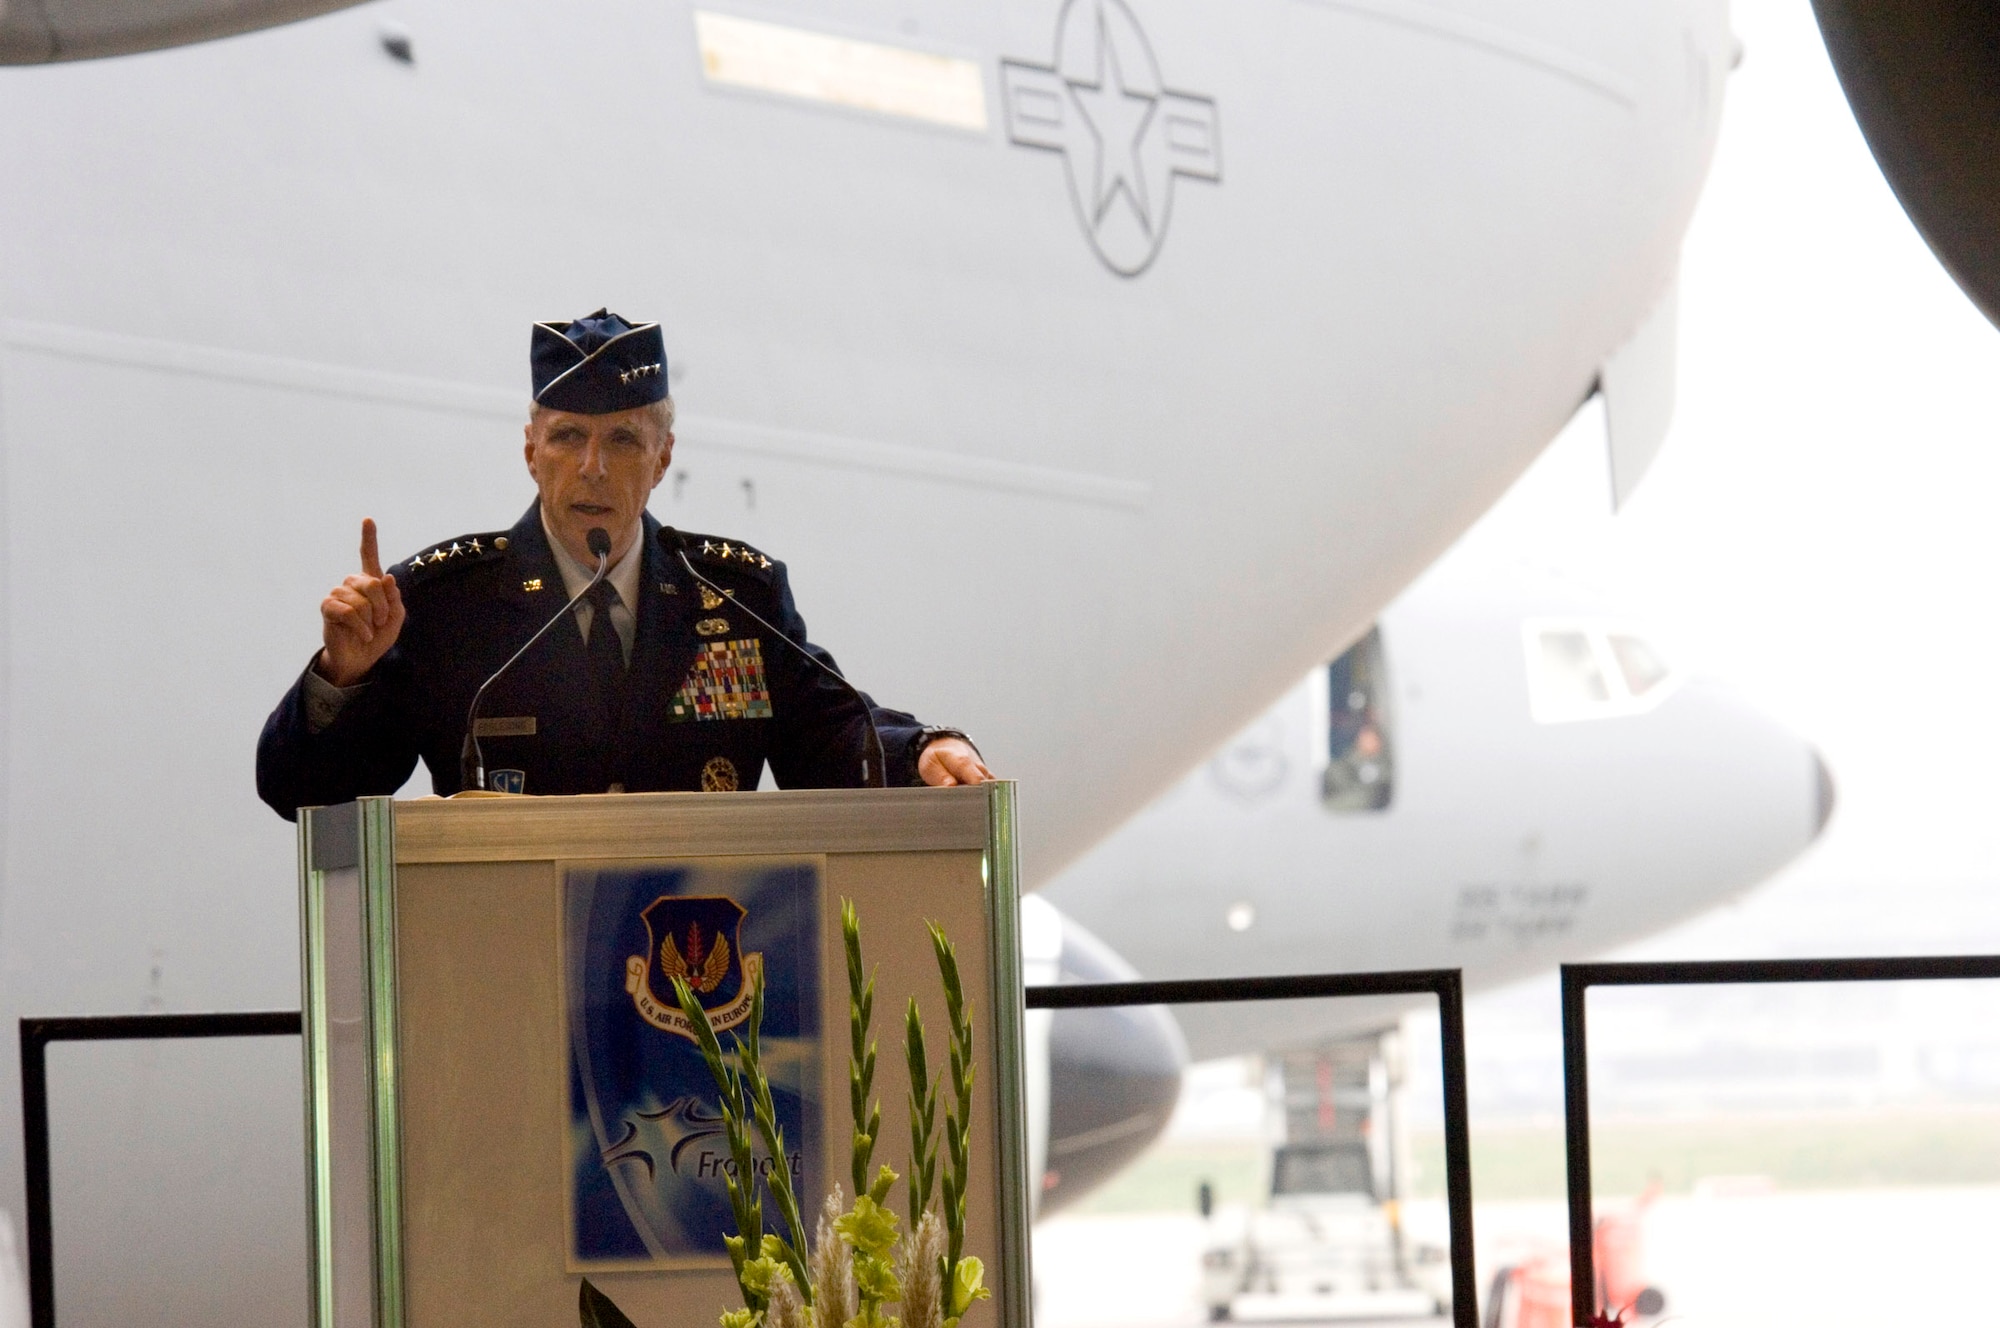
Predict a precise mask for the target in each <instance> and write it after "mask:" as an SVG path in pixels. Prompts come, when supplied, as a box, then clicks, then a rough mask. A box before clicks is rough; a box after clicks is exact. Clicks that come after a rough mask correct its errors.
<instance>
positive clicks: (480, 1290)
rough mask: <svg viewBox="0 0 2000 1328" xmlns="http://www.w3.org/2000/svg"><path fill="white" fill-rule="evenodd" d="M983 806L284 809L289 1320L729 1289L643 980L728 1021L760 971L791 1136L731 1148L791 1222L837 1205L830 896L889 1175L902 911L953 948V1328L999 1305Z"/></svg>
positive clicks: (541, 801)
mask: <svg viewBox="0 0 2000 1328" xmlns="http://www.w3.org/2000/svg"><path fill="white" fill-rule="evenodd" d="M1013 809H1014V790H1013V786H1012V785H1011V784H1009V783H1005V782H1002V783H994V784H987V785H983V786H980V787H975V788H953V789H928V788H913V789H887V790H880V789H859V790H825V791H819V790H804V791H788V792H767V793H662V794H616V795H603V796H592V797H559V798H532V797H479V798H471V799H462V798H461V799H438V798H428V799H421V800H415V801H393V800H391V799H388V798H364V799H361V800H359V801H357V802H353V803H348V804H344V805H342V806H337V807H326V808H313V809H307V810H305V811H303V812H302V813H301V814H300V817H299V861H300V889H301V895H302V900H301V902H302V907H301V911H300V912H301V919H302V924H301V931H302V935H301V944H302V949H303V958H304V964H303V970H304V1012H305V1019H304V1032H305V1037H304V1046H305V1071H306V1138H307V1153H308V1157H307V1165H308V1182H309V1205H308V1208H309V1221H310V1227H311V1231H310V1237H311V1244H310V1251H311V1258H312V1274H313V1276H312V1306H313V1322H314V1324H315V1326H316V1328H445V1326H446V1325H453V1326H456V1325H480V1326H481V1328H502V1326H503V1325H520V1326H521V1328H527V1326H528V1325H533V1326H534V1328H558V1326H560V1328H568V1325H571V1324H575V1323H576V1322H577V1298H578V1286H579V1280H580V1279H581V1278H583V1277H588V1278H589V1279H590V1281H591V1282H592V1283H593V1284H594V1285H596V1286H597V1287H598V1288H599V1289H600V1290H602V1291H604V1292H606V1293H607V1294H608V1295H610V1296H611V1298H612V1299H613V1300H614V1301H616V1302H617V1304H618V1306H619V1307H620V1308H621V1309H622V1310H623V1311H624V1312H625V1313H626V1314H628V1315H629V1316H631V1318H632V1319H633V1320H634V1322H635V1323H636V1324H638V1325H639V1328H712V1325H714V1324H715V1322H716V1319H717V1315H718V1314H719V1313H720V1312H721V1311H723V1310H725V1309H732V1308H736V1307H738V1306H739V1305H740V1304H741V1300H740V1297H739V1295H738V1291H737V1286H736V1281H735V1277H734V1275H733V1273H732V1271H731V1268H730V1264H729V1261H728V1259H727V1257H726V1255H725V1254H723V1252H722V1251H721V1249H720V1246H719V1244H718V1240H719V1236H718V1232H717V1222H718V1220H719V1219H718V1217H717V1214H718V1212H719V1213H721V1214H722V1215H724V1216H723V1218H722V1219H720V1220H721V1221H722V1227H721V1229H723V1230H728V1231H733V1230H734V1227H733V1225H731V1224H729V1223H728V1222H727V1221H726V1215H727V1213H728V1206H727V1200H726V1190H725V1187H724V1182H723V1176H724V1174H725V1173H727V1172H729V1171H731V1170H732V1167H731V1166H730V1164H729V1162H728V1160H727V1149H726V1148H725V1147H724V1146H723V1144H722V1141H721V1139H720V1135H721V1130H720V1126H719V1124H718V1118H717V1116H716V1112H715V1108H714V1103H715V1100H716V1092H715V1089H714V1086H713V1081H712V1080H710V1079H708V1078H707V1077H706V1071H705V1070H704V1071H703V1072H702V1074H701V1075H699V1076H695V1075H693V1074H692V1072H691V1071H690V1070H689V1069H688V1066H689V1065H691V1064H692V1065H699V1063H700V1062H699V1059H698V1048H696V1046H695V1043H694V1040H693V1038H692V1036H691V1035H689V1034H688V1033H687V1032H686V1031H685V1030H684V1029H682V1030H677V1029H676V1028H675V1027H674V1026H673V1025H674V1022H675V1020H676V1019H680V1020H681V1021H682V1022H683V1023H684V1022H685V1020H684V1017H682V1016H680V1015H679V1012H678V1009H677V1008H675V1007H674V1005H673V997H672V993H671V987H670V978H671V976H672V975H675V974H685V975H687V978H688V981H689V982H690V984H691V985H692V986H693V987H694V988H695V989H696V990H698V991H706V992H709V993H711V994H710V995H703V996H701V997H699V999H701V1000H702V1002H703V1004H704V1007H705V1008H708V1009H709V1010H710V1014H711V1018H712V1020H713V1022H714V1023H715V1024H716V1025H717V1027H718V1029H719V1030H721V1029H724V1028H728V1029H730V1030H732V1031H733V1032H735V1033H741V1032H742V1031H743V1029H744V1021H745V1020H746V1019H747V1017H748V1002H749V988H750V981H749V979H750V976H751V974H752V973H753V971H755V972H761V973H762V974H763V975H764V989H765V992H766V997H765V1008H764V1012H763V1013H764V1033H763V1043H764V1048H763V1049H764V1060H765V1062H766V1064H767V1066H769V1067H770V1075H771V1081H772V1083H773V1085H774V1089H775V1090H776V1093H777V1098H778V1101H779V1103H780V1113H779V1114H780V1117H781V1119H782V1120H784V1121H785V1122H787V1125H786V1140H785V1151H786V1153H787V1154H789V1157H788V1158H787V1159H785V1160H784V1161H783V1162H782V1163H781V1162H778V1161H774V1160H772V1159H770V1158H769V1157H768V1156H766V1157H764V1158H763V1159H762V1160H760V1161H759V1162H758V1163H757V1165H758V1166H759V1167H764V1166H775V1165H787V1166H789V1168H790V1170H791V1174H792V1176H793V1178H794V1184H795V1185H797V1186H798V1190H799V1195H800V1203H801V1206H802V1207H803V1208H804V1209H805V1210H806V1214H807V1216H806V1226H807V1229H808V1230H809V1231H810V1229H811V1227H812V1225H813V1220H814V1216H815V1215H816V1214H817V1211H818V1209H819V1200H820V1198H821V1196H822V1195H823V1194H824V1193H825V1191H826V1189H827V1188H829V1187H830V1186H831V1185H833V1184H834V1183H836V1182H839V1183H841V1184H842V1185H843V1186H844V1187H845V1188H846V1189H847V1190H848V1191H849V1195H848V1197H849V1199H850V1200H851V1199H852V1194H851V1191H852V1183H851V1181H850V1180H849V1179H848V1175H849V1146H850V1138H851V1133H852V1130H853V1125H852V1122H851V1118H850V1110H849V1085H848V1046H849V993H848V979H847V968H846V959H845V951H844V948H843V938H842V930H841V922H840V909H841V902H842V901H843V900H851V901H853V904H854V906H855V909H856V911H857V913H858V915H859V918H860V923H861V938H862V944H863V947H864V951H865V962H866V964H867V966H868V967H869V968H872V969H874V970H876V973H877V990H876V995H875V1000H874V1022H873V1038H874V1040H875V1041H877V1042H878V1043H879V1045H880V1049H881V1050H880V1057H879V1061H878V1066H877V1070H876V1074H875V1084H874V1096H876V1097H879V1099H880V1100H881V1110H882V1127H881V1129H880V1131H879V1132H878V1139H879V1142H878V1143H877V1145H876V1148H875V1156H874V1162H875V1164H876V1165H879V1164H882V1163H887V1164H889V1165H891V1166H893V1167H895V1168H896V1170H897V1171H899V1172H902V1173H904V1174H905V1175H906V1176H907V1174H908V1172H909V1157H908V1154H909V1149H910V1144H909V1139H910V1129H909V1125H908V1121H909V1111H908V1104H907V1097H906V1093H905V1090H906V1086H907V1083H908V1080H907V1077H906V1075H905V1072H904V1052H903V1044H904V1017H905V1008H906V1002H907V1001H908V1000H909V999H910V998H911V997H915V998H916V1000H917V1001H918V1003H919V1005H920V1006H921V1008H922V1013H923V1022H924V1025H925V1029H926V1035H927V1043H928V1048H929V1064H930V1066H931V1069H932V1072H933V1073H935V1072H936V1070H937V1069H938V1068H939V1067H942V1066H943V1065H945V1063H946V1059H947V1058H946V1050H945V1049H946V1028H947V1023H946V1018H945V1004H944V999H943V996H942V993H941V989H940V985H939V977H938V963H937V959H936V956H935V954H934V952H933V947H932V941H931V937H930V934H929V932H928V930H927V928H926V926H925V925H924V924H925V920H927V919H928V920H934V921H936V922H937V923H938V924H940V925H941V926H942V928H943V929H944V931H945V932H946V933H947V934H948V935H949V936H950V938H951V940H952V941H953V943H954V945H955V948H956V953H957V959H958V964H959V968H960V970H961V974H962V980H963V986H964V991H965V994H966V997H967V999H968V1000H969V1001H970V1003H971V1012H972V1020H973V1031H974V1037H973V1045H974V1051H975V1055H976V1067H977V1068H976V1077H975V1079H974V1090H975V1091H974V1101H973V1110H972V1136H971V1149H970V1183H969V1186H968V1191H967V1193H968V1196H969V1197H968V1202H967V1215H966V1247H965V1248H966V1253H968V1254H973V1255H977V1256H979V1257H980V1258H981V1259H983V1260H984V1261H985V1266H986V1269H987V1285H988V1286H989V1287H991V1288H992V1290H993V1299H991V1300H989V1301H984V1302H980V1303H977V1304H975V1305H974V1306H973V1307H972V1308H971V1310H970V1311H968V1313H967V1315H966V1316H965V1320H964V1323H965V1328H1026V1324H1027V1321H1028V1314H1029V1299H1028V1294H1029V1293H1028V1269H1027V1223H1028V1212H1029V1209H1028V1191H1027V1180H1026V1175H1027V1162H1026V1159H1027V1142H1026V1138H1025V1133H1024V1128H1023V1112H1022V1108H1021V1102H1022V1061H1021V1049H1022V1006H1021V1001H1022V994H1021V974H1020V968H1019V945H1018V939H1017V935H1016V927H1017V924H1018V917H1019V914H1018V887H1017V884H1016V871H1017V866H1016V861H1017V859H1016V847H1015V838H1014V821H1013ZM662 988H666V989H665V990H663V989H662ZM711 1001H712V1002H713V1004H712V1005H711ZM732 1020H734V1021H735V1022H734V1023H732V1022H731V1021H732ZM732 1031H722V1032H720V1041H721V1044H722V1046H723V1048H724V1050H725V1051H727V1050H728V1049H729V1048H730V1047H731V1046H732V1041H733V1039H732ZM691 1057H692V1058H693V1059H690V1058H691ZM946 1077H947V1080H949V1075H947V1076H946ZM948 1095H949V1089H948V1088H947V1089H946V1090H945V1096H948ZM939 1114H940V1116H942V1108H940V1112H939ZM940 1151H942V1150H940ZM904 1194H905V1191H904V1188H903V1186H902V1185H898V1186H897V1187H896V1190H895V1193H894V1196H893V1197H892V1198H891V1200H890V1201H889V1205H888V1206H890V1207H892V1208H893V1209H895V1210H896V1211H898V1212H899V1213H903V1212H904V1208H905V1198H904ZM718 1204H719V1205H720V1207H719V1208H718ZM764 1210H765V1219H764V1220H765V1229H766V1230H767V1231H772V1230H775V1231H778V1232H780V1233H783V1232H784V1230H785V1228H784V1226H783V1224H782V1223H781V1222H780V1221H779V1219H778V1214H777V1212H776V1210H775V1208H774V1205H773V1204H772V1202H771V1200H770V1198H769V1196H768V1194H767V1195H766V1197H765V1202H764ZM905 1218H906V1220H907V1215H905Z"/></svg>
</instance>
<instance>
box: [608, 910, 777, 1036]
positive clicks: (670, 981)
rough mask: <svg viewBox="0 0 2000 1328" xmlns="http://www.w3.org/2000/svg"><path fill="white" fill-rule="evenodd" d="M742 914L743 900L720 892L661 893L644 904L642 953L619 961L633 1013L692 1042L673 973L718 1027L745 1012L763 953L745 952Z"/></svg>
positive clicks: (738, 1019)
mask: <svg viewBox="0 0 2000 1328" xmlns="http://www.w3.org/2000/svg"><path fill="white" fill-rule="evenodd" d="M743 914H744V909H743V905H741V904H739V903H737V902H736V901H735V900H734V899H728V898H725V897H723V896H720V895H708V896H680V895H662V896H660V897H659V898H658V899H655V900H654V901H653V902H652V903H650V904H648V905H647V906H646V908H645V910H644V911H643V912H641V913H640V914H639V917H640V919H641V920H642V921H643V922H644V923H645V924H646V940H647V945H646V953H645V954H636V955H633V956H631V957H630V958H628V959H627V960H626V961H625V991H626V993H627V994H628V995H629V996H631V998H632V1005H633V1007H634V1008H635V1009H637V1010H638V1012H639V1017H640V1018H642V1019H644V1020H645V1021H646V1022H647V1023H649V1024H651V1025H652V1026H653V1027H654V1028H657V1029H659V1030H660V1031H661V1032H663V1033H677V1034H679V1035H680V1036H681V1037H684V1038H686V1039H687V1040H688V1041H690V1042H693V1041H695V1040H696V1039H695V1033H694V1024H693V1023H692V1022H691V1021H690V1020H689V1019H688V1017H687V1016H686V1015H685V1014H683V1013H681V1007H680V1001H679V1000H678V999H677V998H676V997H675V995H674V979H675V978H679V979H681V980H682V981H684V982H686V983H687V984H688V986H689V987H691V988H693V989H694V993H695V996H696V998H697V999H699V1000H700V1001H701V1006H702V1009H703V1010H705V1011H707V1012H708V1022H709V1024H710V1025H711V1026H712V1027H713V1028H714V1029H715V1031H716V1032H718V1033H721V1032H725V1031H727V1030H729V1029H731V1028H734V1027H736V1025H738V1024H740V1023H742V1022H743V1021H744V1020H745V1019H747V1018H749V1017H750V994H751V993H750V988H751V986H752V984H753V982H754V981H755V979H756V976H757V973H758V971H759V969H760V968H761V967H762V965H763V962H764V957H763V956H762V955H754V954H750V955H746V954H744V953H743V946H742V941H741V940H740V939H739V936H738V933H739V931H740V930H741V928H742V925H743Z"/></svg>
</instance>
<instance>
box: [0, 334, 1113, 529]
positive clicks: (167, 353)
mask: <svg viewBox="0 0 2000 1328" xmlns="http://www.w3.org/2000/svg"><path fill="white" fill-rule="evenodd" d="M0 345H4V346H5V347H6V348H7V349H8V350H10V351H15V352H26V353H28V354H38V355H54V356H61V357H65V358H69V359H75V360H89V361H95V362H98V363H104V364H115V365H122V366H127V367H132V368H143V369H153V370H158V371H161V372H165V373H173V374H181V375H185V376H189V377H196V378H213V379H220V380H223V381H226V382H234V383H248V384H251V385H253V386H257V387H274V388H279V389H282V390H286V391H293V392H307V393H312V394H315V395H320V396H334V397H343V398H347V399H350V400H357V401H377V402H385V403H388V404H391V405H398V406H418V407H423V408H427V409H432V410H443V411H450V412H452V413H455V414H461V415H471V416H476V417H479V418H491V419H498V420H505V421H508V422H509V423H519V422H521V421H522V420H523V419H525V418H526V413H527V400H526V395H525V393H517V392H513V391H509V390H508V389H506V388H497V387H481V386H478V385H477V384H472V383H454V382H449V381H446V380H442V379H435V378H420V377H416V376H413V375H408V374H396V373H386V372H383V371H381V370H376V369H357V368H351V367H348V366H345V365H333V364H317V363H314V362H312V361H310V360H298V359H291V358H287V357H283V356H276V355H258V354H254V353H251V352H248V351H237V350H225V349H222V348H220V347H215V346H198V345H191V344H188V343H184V342H172V341H159V340H155V339H152V338H148V337H132V336H124V335H121V334H118V333H112V332H99V331H97V330H95V329H92V328H83V327H73V326H69V325H66V324H58V323H38V322H28V321H24V320H8V321H7V322H5V323H4V324H0ZM675 432H676V433H677V434H678V435H679V436H680V438H681V441H682V442H683V443H685V444H688V445H691V446H692V447H694V448H695V449H696V450H697V451H706V450H708V449H710V448H714V449H718V450H724V451H730V452H738V453H749V454H752V455H758V456H767V457H772V458H776V459H779V460H784V461H796V462H803V463H806V464H808V465H817V466H829V467H835V468H838V469H842V470H860V471H871V472H876V473H881V474H890V475H901V476H905V477H908V478H912V479H920V480H932V481H936V482H939V483H944V484H955V485H965V486H970V487H973V488H980V489H995V490H1003V491H1007V492H1012V493H1021V494H1027V495H1030V496H1032V497H1037V498H1050V499H1055V500H1057V501H1061V502H1070V503H1081V504H1085V505H1089V506H1097V507H1112V508H1120V509H1124V510H1127V511H1133V512H1139V511H1143V510H1145V508H1146V505H1147V503H1148V501H1149V500H1150V498H1151V497H1152V492H1153V486H1152V485H1151V484H1150V483H1147V482H1146V481H1144V480H1133V479H1125V478H1121V477H1118V476H1112V475H1096V474H1091V473H1090V472H1087V471H1076V470H1062V469H1058V468H1056V467H1053V466H1037V465H1029V464H1026V463H1023V462H1018V461H1002V460H997V459H994V458H991V457H972V456H960V455H955V454H952V453H947V452H934V451H930V450H927V449H925V448H920V447H907V446H904V445H902V444H898V443H883V442H876V441H874V440H872V439H865V438H848V437H842V436H840V435H836V434H824V433H814V432H809V431H806V430H802V429H784V428H774V427H771V426H768V425H758V424H749V423H746V422H743V421H739V420H727V419H717V418H714V417H704V416H702V415H699V414H684V415H682V416H681V417H680V421H679V423H678V424H677V425H676V426H675Z"/></svg>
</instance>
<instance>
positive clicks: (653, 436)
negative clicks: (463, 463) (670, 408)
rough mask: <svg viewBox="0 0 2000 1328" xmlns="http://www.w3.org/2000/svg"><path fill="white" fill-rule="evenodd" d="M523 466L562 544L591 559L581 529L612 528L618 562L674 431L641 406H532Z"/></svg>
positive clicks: (662, 468) (592, 562)
mask: <svg viewBox="0 0 2000 1328" xmlns="http://www.w3.org/2000/svg"><path fill="white" fill-rule="evenodd" d="M527 435H528V445H527V448H526V452H525V455H526V456H527V459H528V473H529V474H530V475H533V476H534V477H535V487H536V488H537V489H539V490H540V491H541V495H542V517H543V519H544V520H546V521H547V522H548V524H549V529H550V530H552V531H554V532H555V536H556V538H557V539H559V540H561V541H562V544H563V547H564V548H566V549H568V550H569V551H570V554H571V556H573V557H575V558H576V559H577V560H578V561H579V562H581V563H582V564H583V565H584V566H586V567H595V566H596V565H597V559H596V558H594V557H592V556H591V553H590V545H589V544H588V543H587V542H586V540H585V536H586V535H587V534H588V533H589V531H590V528H591V527H592V526H602V527H604V533H605V534H607V535H609V536H611V561H612V562H614V563H615V562H617V561H618V560H619V559H620V558H623V557H624V556H625V551H626V550H627V549H629V548H631V547H632V542H633V541H634V540H635V539H637V538H638V537H639V530H640V516H641V514H642V513H644V512H645V510H646V498H647V496H648V495H650V494H651V493H652V492H653V489H654V487H655V486H656V485H658V484H659V482H660V479H661V477H662V476H664V475H665V474H666V473H667V463H668V462H669V461H671V460H672V459H673V454H674V436H673V434H672V433H671V432H669V431H665V430H662V429H661V428H660V427H659V416H658V415H657V414H656V413H655V412H654V411H652V410H649V409H647V408H645V407H641V408H639V409H637V410H621V411H617V412H615V413H614V414H610V415H572V414H569V413H568V412H566V411H560V410H538V411H536V412H535V413H534V416H533V417H532V418H531V419H530V420H529V421H528V427H527Z"/></svg>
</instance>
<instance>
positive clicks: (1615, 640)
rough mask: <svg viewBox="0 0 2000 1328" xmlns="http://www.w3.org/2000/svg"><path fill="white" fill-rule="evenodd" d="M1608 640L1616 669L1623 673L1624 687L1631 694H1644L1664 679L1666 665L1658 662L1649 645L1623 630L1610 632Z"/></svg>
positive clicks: (1657, 657) (1657, 656)
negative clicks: (1616, 662)
mask: <svg viewBox="0 0 2000 1328" xmlns="http://www.w3.org/2000/svg"><path fill="white" fill-rule="evenodd" d="M1609 640H1610V642H1611V654H1612V656H1613V657H1614V658H1615V659H1617V661H1618V671H1619V672H1620V673H1622V674H1624V675H1625V689H1626V690H1627V691H1629V692H1631V693H1632V695H1634V696H1644V695H1645V694H1646V693H1647V692H1650V691H1652V690H1653V688H1654V687H1656V686H1658V685H1659V684H1660V683H1662V682H1665V681H1666V678H1667V666H1666V665H1665V664H1663V663H1661V662H1660V657H1659V655H1657V654H1655V653H1654V651H1653V648H1652V647H1651V646H1649V645H1647V644H1646V643H1645V642H1644V641H1641V640H1640V639H1639V638H1638V637H1636V636H1628V635H1626V634H1625V633H1623V632H1613V633H1611V635H1610V637H1609Z"/></svg>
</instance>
